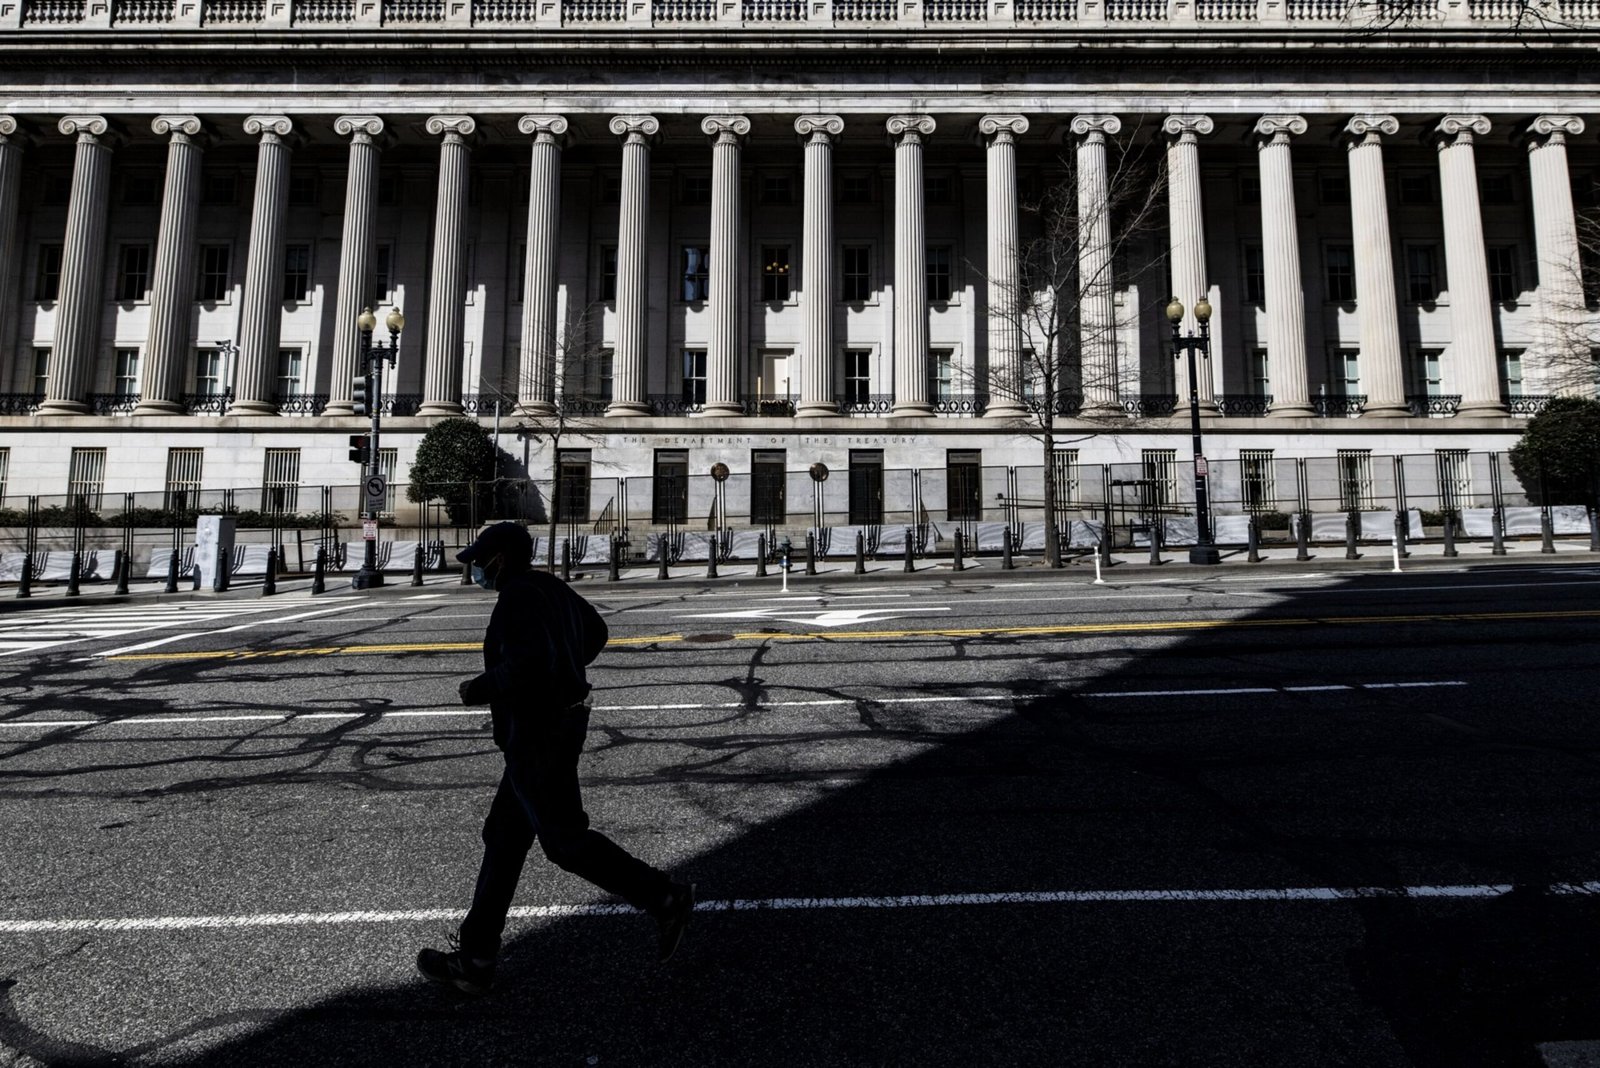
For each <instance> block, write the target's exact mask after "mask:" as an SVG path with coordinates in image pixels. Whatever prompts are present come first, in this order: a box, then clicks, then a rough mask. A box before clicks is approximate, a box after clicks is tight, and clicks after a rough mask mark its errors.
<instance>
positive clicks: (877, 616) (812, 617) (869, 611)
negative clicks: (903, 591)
mask: <svg viewBox="0 0 1600 1068" xmlns="http://www.w3.org/2000/svg"><path fill="white" fill-rule="evenodd" d="M948 611H950V609H948V608H943V607H938V606H925V605H918V606H916V607H914V608H820V609H801V610H800V611H798V612H797V611H795V610H794V609H792V608H749V609H745V610H744V611H740V612H703V613H694V614H691V615H681V616H678V617H676V618H678V619H754V620H762V619H770V620H773V621H774V622H778V623H794V624H796V625H798V626H803V627H846V626H850V627H854V626H860V625H861V624H863V623H880V622H883V621H884V620H889V619H903V618H905V617H907V616H919V615H922V614H923V613H925V612H948Z"/></svg>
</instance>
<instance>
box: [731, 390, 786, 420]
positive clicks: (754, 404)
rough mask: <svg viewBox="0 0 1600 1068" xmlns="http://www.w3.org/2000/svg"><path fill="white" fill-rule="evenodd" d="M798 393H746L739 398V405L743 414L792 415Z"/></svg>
mask: <svg viewBox="0 0 1600 1068" xmlns="http://www.w3.org/2000/svg"><path fill="white" fill-rule="evenodd" d="M798 399H799V394H797V393H790V394H787V395H785V396H781V397H780V396H777V395H771V396H766V395H757V394H746V395H745V396H743V397H740V398H739V406H740V407H741V408H743V409H744V414H745V415H767V416H778V417H782V416H792V415H794V408H795V402H796V401H797V400H798Z"/></svg>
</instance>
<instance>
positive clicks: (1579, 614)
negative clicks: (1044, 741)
mask: <svg viewBox="0 0 1600 1068" xmlns="http://www.w3.org/2000/svg"><path fill="white" fill-rule="evenodd" d="M1596 618H1600V609H1582V610H1573V611H1564V612H1426V613H1413V614H1409V615H1378V616H1309V617H1296V618H1283V619H1170V620H1151V621H1148V622H1142V623H1141V622H1121V623H1054V624H1045V625H1042V626H1035V627H931V628H926V629H918V630H833V631H829V630H823V631H794V632H772V633H768V632H765V631H745V632H742V633H737V634H733V635H731V639H732V640H733V641H740V642H765V641H883V640H886V639H897V638H982V637H990V638H1007V637H1049V636H1053V635H1054V636H1061V635H1073V634H1161V633H1174V634H1175V633H1182V632H1184V631H1207V630H1228V629H1231V628H1244V627H1318V626H1370V625H1372V624H1395V623H1491V622H1511V621H1529V620H1555V619H1596ZM687 640H688V639H687V637H686V636H685V635H682V634H651V635H643V636H640V637H634V638H613V639H612V640H611V642H610V644H611V645H612V646H627V645H664V644H668V643H675V642H684V641H687ZM482 648H483V643H481V642H395V643H386V644H382V645H329V646H317V647H308V648H295V649H257V650H253V649H212V650H206V651H203V652H187V653H186V652H166V653H126V654H123V655H120V656H111V657H107V658H106V659H107V660H250V659H257V658H261V657H286V656H363V655H373V654H385V653H388V654H393V653H468V652H477V651H478V650H480V649H482Z"/></svg>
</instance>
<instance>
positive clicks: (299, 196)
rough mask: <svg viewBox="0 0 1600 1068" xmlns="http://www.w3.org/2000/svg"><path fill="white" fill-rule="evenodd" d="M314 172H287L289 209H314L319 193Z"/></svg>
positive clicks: (319, 185)
mask: <svg viewBox="0 0 1600 1068" xmlns="http://www.w3.org/2000/svg"><path fill="white" fill-rule="evenodd" d="M320 187H321V182H319V181H318V178H317V172H316V171H301V170H295V171H290V172H289V206H290V207H291V208H309V207H315V206H316V203H317V194H318V193H319V192H320V191H321V189H320Z"/></svg>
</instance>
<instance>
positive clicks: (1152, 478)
mask: <svg viewBox="0 0 1600 1068" xmlns="http://www.w3.org/2000/svg"><path fill="white" fill-rule="evenodd" d="M1139 463H1140V467H1141V468H1142V469H1143V476H1142V477H1143V478H1144V486H1143V488H1142V492H1141V496H1142V497H1143V501H1142V505H1143V508H1142V510H1143V512H1144V514H1145V515H1146V516H1147V517H1148V516H1151V515H1155V514H1158V513H1160V512H1163V511H1165V510H1166V509H1168V508H1170V507H1171V506H1172V505H1173V504H1174V503H1175V502H1176V501H1177V499H1178V450H1176V449H1143V450H1141V451H1140V454H1139Z"/></svg>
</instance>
